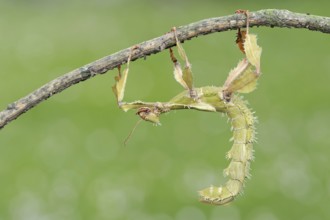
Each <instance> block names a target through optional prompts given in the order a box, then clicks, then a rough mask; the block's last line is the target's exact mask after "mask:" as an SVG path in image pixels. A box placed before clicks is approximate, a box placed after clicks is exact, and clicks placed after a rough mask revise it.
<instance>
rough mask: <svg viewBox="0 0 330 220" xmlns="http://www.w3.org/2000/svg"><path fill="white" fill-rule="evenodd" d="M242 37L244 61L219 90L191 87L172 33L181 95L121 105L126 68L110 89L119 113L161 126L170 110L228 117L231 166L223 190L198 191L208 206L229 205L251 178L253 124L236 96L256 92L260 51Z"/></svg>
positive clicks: (253, 41) (249, 37) (252, 41)
mask: <svg viewBox="0 0 330 220" xmlns="http://www.w3.org/2000/svg"><path fill="white" fill-rule="evenodd" d="M247 26H248V25H247ZM247 28H248V27H247ZM245 36H246V38H245V39H247V40H246V41H245V42H244V51H245V54H246V57H245V58H244V59H243V60H241V61H240V62H239V63H238V65H237V66H236V67H235V68H234V69H233V70H232V71H230V73H229V76H228V78H227V80H226V81H225V83H224V85H223V86H222V87H215V86H206V87H200V88H194V87H193V77H192V71H191V64H190V63H189V61H188V58H187V55H186V54H185V51H184V49H183V47H182V45H181V43H180V41H179V40H178V38H177V35H176V31H175V29H174V37H175V40H176V44H177V48H178V52H179V55H180V57H181V58H182V59H183V60H184V63H185V66H184V68H183V70H182V68H181V65H180V63H179V62H178V61H177V59H176V58H175V56H174V54H173V51H172V50H171V49H170V56H171V60H172V62H173V64H174V78H175V80H176V81H177V82H178V83H179V84H181V86H182V87H183V88H185V90H184V91H183V92H181V93H180V94H178V95H177V96H175V97H174V98H172V99H171V100H170V101H168V102H143V101H134V102H129V103H127V102H123V101H122V100H123V96H124V90H125V85H126V80H127V75H128V67H127V68H126V69H125V71H124V73H123V74H120V73H119V75H118V76H117V77H116V78H115V79H116V84H115V85H114V86H113V91H114V93H115V95H116V97H117V102H118V105H119V107H120V108H121V109H123V110H124V111H128V110H130V109H137V114H138V115H139V116H140V117H141V118H142V119H143V120H145V121H149V122H152V123H154V124H160V120H159V117H160V115H161V114H163V113H166V112H169V111H171V110H181V109H194V110H198V111H205V112H221V113H225V114H226V115H227V116H228V118H229V120H230V122H231V126H232V131H233V138H232V139H233V145H232V148H231V149H230V151H229V152H228V153H227V158H228V159H230V163H229V166H228V167H227V168H226V169H225V170H224V175H225V176H228V181H227V182H226V183H225V184H224V185H223V186H220V187H215V186H211V187H208V188H205V189H202V190H200V191H199V196H200V201H201V202H204V203H208V204H213V205H223V204H226V203H229V202H231V201H232V200H234V198H235V197H236V196H237V195H239V194H240V193H241V192H242V190H243V187H244V182H245V179H247V178H249V177H250V162H251V161H252V159H253V142H254V141H255V126H254V124H255V121H256V120H255V117H254V116H253V113H252V112H251V110H250V109H249V108H248V107H247V106H246V102H245V101H244V100H242V99H241V98H240V96H239V95H236V94H235V93H236V92H241V93H249V92H251V91H253V90H254V89H255V87H256V84H257V83H256V82H257V79H258V78H259V76H260V56H261V48H260V47H259V46H258V45H257V38H256V36H255V35H252V34H251V35H250V34H249V33H248V31H247V32H246V35H245ZM242 40H244V39H242ZM131 53H133V51H132V52H131ZM130 58H131V54H130V56H129V58H128V62H127V63H128V64H129V61H130Z"/></svg>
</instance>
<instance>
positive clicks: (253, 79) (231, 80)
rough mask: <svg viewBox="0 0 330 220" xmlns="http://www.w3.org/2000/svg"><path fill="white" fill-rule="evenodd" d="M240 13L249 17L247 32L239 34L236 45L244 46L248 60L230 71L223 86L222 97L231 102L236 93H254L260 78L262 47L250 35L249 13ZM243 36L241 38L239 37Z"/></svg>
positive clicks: (242, 11) (245, 59) (254, 37)
mask: <svg viewBox="0 0 330 220" xmlns="http://www.w3.org/2000/svg"><path fill="white" fill-rule="evenodd" d="M238 13H245V15H246V16H247V21H246V23H247V24H246V26H247V29H246V32H243V33H241V32H240V31H239V32H238V37H237V39H236V43H238V44H239V47H241V46H242V44H243V46H244V48H243V49H244V50H242V49H241V50H242V52H244V53H245V56H246V58H244V59H243V60H242V61H240V62H239V63H238V64H237V66H236V68H234V69H233V70H232V71H230V73H229V76H228V78H227V80H226V82H225V84H224V86H223V91H222V93H221V94H220V96H221V97H222V98H223V99H224V100H226V101H227V102H229V101H230V99H231V96H232V94H233V93H234V92H240V93H249V92H252V91H253V90H254V89H255V88H256V85H257V80H258V78H259V76H260V56H261V51H262V49H261V47H259V46H258V44H257V37H256V35H253V34H249V23H248V18H249V16H248V11H245V10H239V11H238ZM239 34H241V36H239Z"/></svg>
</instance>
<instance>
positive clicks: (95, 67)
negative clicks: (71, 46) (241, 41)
mask: <svg viewBox="0 0 330 220" xmlns="http://www.w3.org/2000/svg"><path fill="white" fill-rule="evenodd" d="M249 18H250V19H249V23H250V27H253V26H267V27H288V28H306V29H308V30H312V31H319V32H323V33H330V18H329V17H320V16H315V15H309V14H300V13H294V12H290V11H287V10H277V9H267V10H260V11H256V12H250V17H249ZM245 19H246V17H245V16H244V15H242V14H234V15H229V16H224V17H217V18H209V19H205V20H201V21H198V22H195V23H191V24H188V25H185V26H181V27H177V36H178V39H179V40H180V41H185V40H188V39H191V38H193V37H197V36H199V35H206V34H211V33H213V32H222V31H227V30H232V29H237V28H239V27H243V26H244V25H245V23H246V21H245ZM173 46H175V39H174V36H173V33H171V32H169V33H167V34H165V35H162V36H160V37H157V38H154V39H151V40H148V41H145V42H142V43H140V44H137V45H135V47H136V48H137V49H135V50H134V51H133V53H132V60H136V59H140V58H143V57H145V56H148V55H151V54H155V53H159V52H161V51H163V50H165V49H167V48H170V47H173ZM130 51H131V47H130V48H127V49H124V50H121V51H119V52H117V53H114V54H112V55H109V56H106V57H103V58H101V59H99V60H96V61H94V62H91V63H89V64H87V65H85V66H83V67H80V68H78V69H75V70H73V71H71V72H69V73H66V74H65V75H63V76H60V77H58V78H56V79H54V80H52V81H50V82H49V83H47V84H45V85H44V86H42V87H40V88H39V89H37V90H35V91H34V92H32V93H30V94H28V95H27V96H25V97H23V98H21V99H19V100H17V101H15V102H13V103H11V104H9V105H8V106H7V108H6V109H4V110H3V111H2V112H0V129H2V128H3V127H4V126H5V125H6V124H8V123H9V122H11V121H12V120H14V119H16V118H18V117H19V116H20V115H21V114H23V113H24V112H26V111H28V110H29V109H31V108H32V107H34V106H36V105H37V104H39V103H40V102H42V101H44V100H46V99H47V98H49V97H50V96H52V95H54V94H56V93H59V92H61V91H63V90H64V89H66V88H68V87H70V86H72V85H74V84H76V83H79V82H81V81H84V80H87V79H89V78H91V77H93V76H95V75H98V74H103V73H106V72H107V71H108V70H111V69H114V68H116V67H117V66H119V65H121V64H123V63H125V62H126V61H127V58H128V55H129V54H130Z"/></svg>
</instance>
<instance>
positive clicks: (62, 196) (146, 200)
mask: <svg viewBox="0 0 330 220" xmlns="http://www.w3.org/2000/svg"><path fill="white" fill-rule="evenodd" d="M329 7H330V2H329V1H328V0H319V1H317V2H315V1H307V0H303V1H302V0H291V1H261V0H260V1H215V0H213V1H211V0H209V1H207V0H203V1H188V0H186V1H157V0H154V1H147V0H141V1H133V0H131V1H129V0H109V1H106V0H95V1H86V2H83V1H78V0H76V1H74V0H63V1H60V0H59V1H51V0H43V1H41V0H11V1H0V30H1V33H0V76H1V80H0V107H1V109H4V108H6V106H7V104H9V103H11V102H13V101H15V100H17V99H19V98H20V97H22V96H25V95H26V94H28V93H30V92H31V91H33V90H35V89H36V88H38V87H40V86H41V85H43V84H44V83H46V82H48V81H50V80H52V79H54V78H56V77H58V76H60V75H62V74H64V73H66V72H68V71H70V70H73V69H75V68H77V67H80V66H82V65H84V64H87V63H89V62H91V61H93V60H96V59H99V58H101V57H103V56H106V55H109V54H112V53H114V52H116V51H118V50H121V49H124V48H127V47H129V46H132V45H134V44H136V43H139V42H142V41H145V40H149V39H152V38H154V37H157V36H160V35H162V34H163V33H165V32H167V31H169V30H170V28H171V27H173V26H180V25H185V24H188V23H191V22H195V21H198V20H201V19H205V18H209V17H217V16H224V15H228V14H232V13H233V12H234V11H235V10H236V9H249V10H251V11H253V10H259V9H266V8H281V9H289V10H292V11H295V12H301V13H311V14H317V15H323V16H330V12H329ZM252 32H254V33H256V34H258V37H259V44H260V45H261V46H262V48H263V55H262V72H263V75H262V77H261V79H260V81H259V86H258V89H257V90H256V91H255V92H253V93H251V94H248V95H245V97H246V99H247V100H248V101H249V103H250V105H251V107H252V108H253V109H254V110H255V111H256V115H257V116H258V119H259V123H258V124H257V129H258V143H257V144H256V145H255V158H256V159H255V161H254V162H253V164H252V170H251V173H252V179H251V180H249V181H248V182H247V185H246V188H245V192H244V194H243V196H240V197H239V198H238V199H237V200H236V201H235V202H234V203H232V204H230V205H227V206H224V207H214V206H208V205H205V204H200V203H199V202H198V196H197V192H196V191H197V190H199V189H201V188H204V187H206V186H209V185H211V184H215V185H220V184H221V183H223V182H224V181H225V179H224V178H223V176H222V170H223V168H225V167H226V166H227V164H228V161H227V160H226V159H225V154H226V152H227V151H228V149H229V148H230V146H231V143H230V142H229V141H228V140H229V138H230V137H231V134H230V129H229V128H230V125H229V124H228V123H227V119H226V118H225V117H221V116H220V115H219V114H216V113H205V112H197V111H178V112H173V113H170V114H167V115H165V116H163V117H162V126H158V127H155V126H152V125H151V124H150V123H141V124H140V126H139V127H138V128H137V129H136V131H135V133H134V134H133V136H132V138H131V139H130V141H129V143H128V145H127V146H124V145H123V141H124V139H125V138H126V136H127V135H128V134H129V132H130V130H131V129H132V127H133V125H134V124H135V123H136V121H137V120H138V119H137V117H136V116H135V114H134V112H128V113H124V112H122V111H120V110H119V109H118V108H117V106H116V102H115V98H114V96H113V94H112V91H111V86H112V85H113V82H114V81H113V76H114V75H115V74H116V71H110V72H108V73H107V74H104V75H101V76H97V77H95V78H93V79H91V80H88V81H85V82H83V83H80V84H78V85H75V86H73V87H72V88H69V89H67V90H65V91H64V92H62V93H60V94H58V95H55V96H54V97H52V98H50V99H49V100H47V101H46V102H43V103H42V104H40V105H39V106H37V107H36V108H34V109H33V110H31V111H29V112H28V113H26V114H24V115H23V116H22V117H20V118H19V119H18V120H16V121H14V122H12V123H10V124H9V125H8V126H7V127H5V128H4V129H3V130H1V132H0V220H7V219H12V220H32V219H33V220H55V219H56V220H57V219H61V220H85V219H86V220H87V219H93V220H103V219H111V220H112V219H115V220H124V219H125V220H126V219H134V220H139V219H143V220H148V219H150V220H151V219H153V220H184V219H189V220H206V219H211V220H215V219H231V220H240V219H248V220H252V219H253V220H261V219H262V220H278V219H301V220H309V219H313V220H317V219H328V218H330V209H329V207H330V162H329V161H330V160H329V156H330V103H329V101H330V98H329V94H330V87H329V83H330V53H329V49H330V38H329V35H327V34H322V33H319V32H311V31H308V30H298V29H280V28H273V29H271V28H266V27H260V28H253V29H252ZM235 33H236V32H235V31H229V32H223V33H215V34H212V35H208V36H203V37H198V38H195V39H193V40H190V41H187V42H185V43H184V45H183V46H184V48H185V50H186V52H187V54H188V56H189V58H190V61H191V62H192V64H193V71H194V77H195V84H196V86H205V85H222V84H223V82H224V80H225V78H226V77H227V74H228V72H229V70H230V69H232V68H233V67H234V66H235V65H236V64H237V62H238V60H239V59H241V58H242V54H241V53H240V51H239V50H238V49H237V47H236V45H235V44H234V40H235ZM130 70H131V72H130V77H129V81H128V85H127V90H126V100H128V101H133V100H136V99H141V100H145V101H167V100H169V99H170V98H171V97H173V96H174V95H176V94H177V93H178V92H180V91H181V90H182V89H181V87H180V86H179V85H178V84H177V83H176V82H175V81H174V79H173V75H172V64H171V62H170V59H169V56H168V52H167V51H164V52H162V53H160V54H157V55H153V56H150V57H148V58H147V59H146V60H138V61H136V62H133V63H132V64H131V68H130Z"/></svg>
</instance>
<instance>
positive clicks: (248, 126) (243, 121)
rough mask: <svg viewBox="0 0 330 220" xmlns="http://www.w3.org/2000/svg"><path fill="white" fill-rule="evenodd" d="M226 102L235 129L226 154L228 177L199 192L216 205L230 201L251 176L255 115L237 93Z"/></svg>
mask: <svg viewBox="0 0 330 220" xmlns="http://www.w3.org/2000/svg"><path fill="white" fill-rule="evenodd" d="M226 105H227V106H226V107H227V111H226V114H227V116H228V118H229V120H230V121H231V125H232V131H233V138H232V139H233V146H232V148H231V149H230V151H229V152H228V154H227V158H228V159H230V160H231V161H230V164H229V166H228V167H227V168H226V169H225V170H224V175H225V176H228V178H229V180H228V181H227V183H225V185H223V186H220V187H215V186H211V187H208V188H206V189H203V190H201V191H199V195H200V201H202V202H205V203H209V204H214V205H223V204H226V203H228V202H231V201H232V200H234V198H235V197H236V196H237V195H239V194H240V193H241V192H242V190H243V187H244V181H245V179H247V178H249V177H250V162H251V160H252V159H253V142H254V141H255V127H254V123H255V117H254V116H253V113H252V112H251V110H250V109H249V108H248V107H247V106H246V104H245V102H244V101H243V100H242V99H240V98H239V97H237V96H235V97H233V99H232V100H231V101H230V102H229V103H227V104H226Z"/></svg>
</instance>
